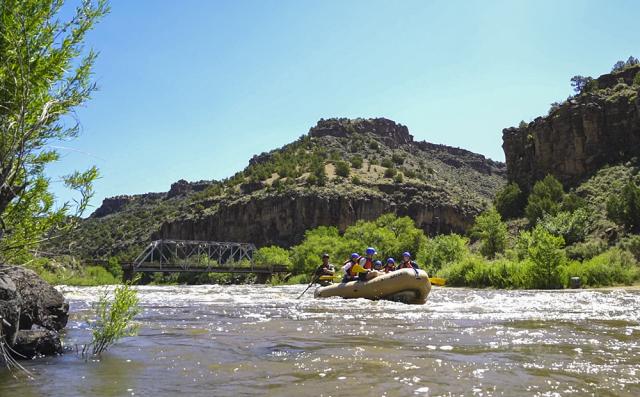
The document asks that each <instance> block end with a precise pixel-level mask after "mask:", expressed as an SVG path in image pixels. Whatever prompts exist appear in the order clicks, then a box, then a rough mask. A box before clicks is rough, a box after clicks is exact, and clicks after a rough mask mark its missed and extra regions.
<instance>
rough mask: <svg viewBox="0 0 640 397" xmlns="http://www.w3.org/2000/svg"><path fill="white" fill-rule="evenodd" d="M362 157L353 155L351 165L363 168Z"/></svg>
mask: <svg viewBox="0 0 640 397" xmlns="http://www.w3.org/2000/svg"><path fill="white" fill-rule="evenodd" d="M362 163H363V160H362V157H361V156H353V157H351V166H352V167H353V168H356V169H360V168H362Z"/></svg>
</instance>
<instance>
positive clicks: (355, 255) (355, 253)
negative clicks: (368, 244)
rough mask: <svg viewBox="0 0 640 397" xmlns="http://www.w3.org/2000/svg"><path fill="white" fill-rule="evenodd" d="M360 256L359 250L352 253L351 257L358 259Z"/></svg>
mask: <svg viewBox="0 0 640 397" xmlns="http://www.w3.org/2000/svg"><path fill="white" fill-rule="evenodd" d="M358 258H360V254H359V253H357V252H354V253H353V254H351V259H358Z"/></svg>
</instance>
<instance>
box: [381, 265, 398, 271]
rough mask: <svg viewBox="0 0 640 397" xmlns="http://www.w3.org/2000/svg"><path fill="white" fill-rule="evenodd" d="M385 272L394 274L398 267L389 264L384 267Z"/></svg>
mask: <svg viewBox="0 0 640 397" xmlns="http://www.w3.org/2000/svg"><path fill="white" fill-rule="evenodd" d="M383 270H384V272H385V273H389V272H392V271H394V270H396V267H395V266H394V265H392V264H388V265H386V266H385V267H384V269H383Z"/></svg>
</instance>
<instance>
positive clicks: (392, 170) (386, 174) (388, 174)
mask: <svg viewBox="0 0 640 397" xmlns="http://www.w3.org/2000/svg"><path fill="white" fill-rule="evenodd" d="M397 172H398V171H397V170H396V169H395V168H393V167H391V168H387V169H386V170H384V177H385V178H393V177H394V176H396V173H397Z"/></svg>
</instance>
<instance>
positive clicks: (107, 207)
mask: <svg viewBox="0 0 640 397" xmlns="http://www.w3.org/2000/svg"><path fill="white" fill-rule="evenodd" d="M133 200H134V197H133V196H126V195H122V196H115V197H107V198H106V199H104V200H102V205H101V206H100V207H98V208H97V209H96V210H95V211H93V214H91V216H92V217H94V218H102V217H103V216H107V215H110V214H113V213H114V212H118V211H120V210H121V209H122V208H123V207H124V206H125V205H127V204H129V203H130V202H131V201H133Z"/></svg>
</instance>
